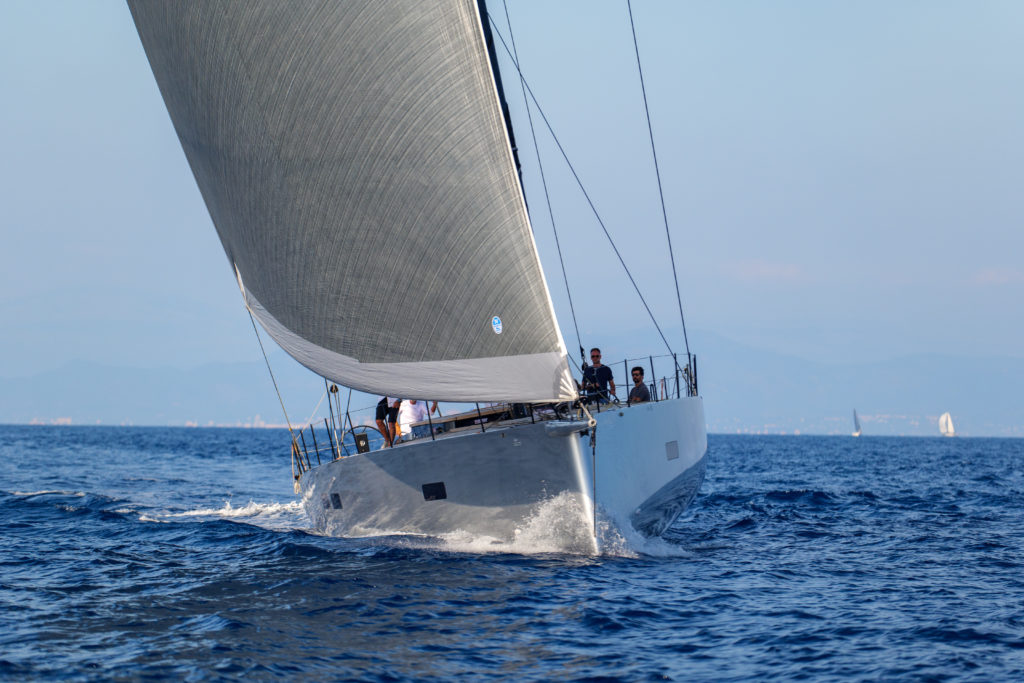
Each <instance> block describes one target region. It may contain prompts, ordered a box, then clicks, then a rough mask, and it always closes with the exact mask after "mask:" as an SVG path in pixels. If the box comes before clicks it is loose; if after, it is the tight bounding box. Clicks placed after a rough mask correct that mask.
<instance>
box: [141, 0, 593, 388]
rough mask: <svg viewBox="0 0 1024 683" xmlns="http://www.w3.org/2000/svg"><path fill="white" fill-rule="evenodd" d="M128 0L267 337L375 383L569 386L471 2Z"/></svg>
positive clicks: (331, 369) (347, 378) (332, 374)
mask: <svg viewBox="0 0 1024 683" xmlns="http://www.w3.org/2000/svg"><path fill="white" fill-rule="evenodd" d="M129 6H130V8H131V11H132V15H133V17H134V19H135V22H136V26H137V28H138V30H139V35H140V38H141V40H142V44H143V47H144V48H145V50H146V54H147V56H148V58H149V61H150V64H151V65H152V67H153V72H154V74H155V76H156V79H157V83H158V85H159V87H160V90H161V93H162V95H163V97H164V100H165V102H166V103H167V107H168V111H169V112H170V115H171V119H172V121H173V123H174V126H175V129H176V131H177V133H178V136H179V138H180V140H181V143H182V147H183V148H184V150H185V154H186V157H187V158H188V161H189V164H190V165H191V167H192V170H193V173H194V175H195V177H196V181H197V183H198V184H199V187H200V190H201V192H202V194H203V198H204V200H205V202H206V205H207V208H208V209H209V211H210V215H211V217H212V219H213V222H214V225H215V226H216V229H217V232H218V235H219V236H220V238H221V242H222V243H223V245H224V249H225V252H226V254H227V256H228V259H229V261H230V262H231V263H232V264H233V266H234V267H236V268H237V270H238V273H239V274H240V279H241V280H242V281H244V290H245V294H246V300H247V301H248V302H249V304H250V308H251V309H252V310H253V311H254V314H256V318H257V320H259V321H260V323H261V324H262V325H263V326H264V327H265V328H266V329H267V330H268V332H269V333H270V334H271V336H272V337H274V339H275V340H276V341H277V342H278V343H279V344H281V345H282V346H283V347H284V348H285V350H287V351H288V352H289V353H291V354H292V355H293V356H296V357H297V358H299V360H300V361H301V362H303V363H304V364H306V365H307V366H308V367H310V368H311V369H313V370H314V371H315V372H317V373H319V374H321V375H323V376H325V377H329V378H330V379H332V380H334V381H337V382H339V383H342V384H345V385H347V386H353V387H354V388H359V389H362V390H366V391H374V392H377V393H383V394H388V395H399V396H424V397H437V398H443V399H446V400H525V397H527V396H528V397H530V398H531V400H549V399H558V400H564V399H567V398H570V397H571V396H572V395H573V394H574V393H575V392H574V389H573V385H572V380H571V376H570V375H569V372H568V363H567V357H566V353H565V345H564V342H563V340H562V337H561V334H560V332H559V330H558V325H557V321H556V320H555V317H554V312H553V307H552V304H551V299H550V296H549V293H548V290H547V286H546V283H545V282H544V277H543V273H542V272H541V269H540V261H539V258H538V256H537V253H536V246H535V245H534V242H533V237H532V234H531V231H530V228H529V221H528V217H527V215H526V208H525V203H524V200H523V196H522V192H521V188H520V184H519V179H518V176H517V173H516V169H515V164H514V160H513V157H512V153H511V149H510V147H509V142H508V133H507V130H506V128H505V121H504V118H503V116H502V113H501V108H500V103H499V101H498V97H497V94H496V91H495V85H494V77H493V75H492V73H491V70H490V62H489V57H488V54H487V47H486V44H485V39H484V35H483V31H482V29H481V23H480V18H479V13H478V8H477V5H476V2H475V0H425V1H423V2H416V3H407V2H401V1H393V0H362V1H356V2H344V3H335V2H328V1H315V2H300V3H278V2H271V1H263V0H249V1H240V2H235V1H232V2H223V1H222V2H210V1H201V2H200V1H184V2H175V3H164V2H156V1H154V0H129ZM257 311H259V312H260V313H257ZM271 321H272V322H271ZM268 325H269V327H268ZM272 328H273V329H272ZM300 349H301V350H300ZM296 354H298V355H296ZM552 358H555V359H558V362H556V363H552V362H551V359H552ZM339 359H346V360H345V361H344V362H340V361H339ZM502 359H505V360H502ZM508 359H512V360H508ZM369 369H372V370H369ZM439 372H441V373H442V374H443V373H454V374H452V375H451V376H453V377H457V378H458V380H457V381H458V383H461V384H460V386H455V385H454V384H453V383H452V382H451V381H450V379H449V378H448V377H447V376H441V375H439V374H438V373H439ZM439 385H442V386H443V387H444V391H445V395H444V396H442V395H441V394H440V393H437V392H434V391H427V390H426V389H429V388H430V387H431V386H439ZM410 386H418V387H419V386H422V387H423V388H424V389H425V391H424V392H423V393H414V392H412V391H411V390H410ZM513 394H514V395H513Z"/></svg>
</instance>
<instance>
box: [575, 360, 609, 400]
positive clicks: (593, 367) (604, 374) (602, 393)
mask: <svg viewBox="0 0 1024 683" xmlns="http://www.w3.org/2000/svg"><path fill="white" fill-rule="evenodd" d="M609 387H611V393H610V394H609V392H608V388H609ZM583 392H584V395H585V396H586V398H587V403H592V402H594V401H597V402H599V403H607V402H608V401H609V398H610V397H612V396H615V379H614V378H613V377H612V369H611V368H610V367H608V366H607V365H601V349H598V348H593V349H590V365H588V366H586V367H585V368H583Z"/></svg>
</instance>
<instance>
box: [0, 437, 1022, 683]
mask: <svg viewBox="0 0 1024 683" xmlns="http://www.w3.org/2000/svg"><path fill="white" fill-rule="evenodd" d="M709 441H710V456H709V457H710V460H709V467H708V478H707V480H706V482H705V484H704V487H703V489H702V491H701V494H700V495H699V496H698V498H697V499H696V501H695V502H694V504H693V506H692V507H691V509H690V510H689V512H688V513H687V514H686V515H685V516H684V518H683V519H681V520H680V521H679V523H678V524H677V525H676V527H675V528H674V529H673V530H672V531H671V532H670V538H669V539H668V542H664V543H655V544H651V546H650V547H649V548H647V550H648V553H649V554H646V555H637V556H629V557H625V556H611V557H609V556H605V557H585V556H571V555H552V554H543V553H536V554H530V553H524V554H514V555H513V554H502V553H498V552H482V551H481V548H478V547H477V546H475V545H473V544H472V543H467V544H463V545H458V546H453V545H451V544H445V543H441V542H425V541H422V540H416V539H402V538H397V539H396V538H392V539H379V540H366V539H360V540H345V539H334V538H325V537H321V536H317V535H313V534H311V533H309V532H308V524H309V523H308V520H307V519H306V517H305V514H304V513H303V512H302V510H301V509H300V508H299V506H298V505H297V503H296V502H295V497H294V496H293V494H292V490H291V484H290V471H289V464H288V459H287V452H288V451H287V443H288V441H287V435H286V434H282V433H280V432H274V431H265V430H222V429H217V430H201V429H155V428H153V429H147V428H101V427H96V428H72V427H62V428H49V427H11V426H7V427H3V426H0V529H2V534H0V676H2V677H4V678H7V679H12V680H26V679H28V680H36V679H50V678H61V679H68V678H71V679H95V680H100V679H104V680H106V679H111V678H114V679H118V678H121V679H140V678H147V677H148V678H160V677H167V678H174V679H193V680H216V679H236V678H242V677H245V678H257V679H266V678H282V679H288V680H302V679H316V680H332V679H333V680H336V679H360V680H401V679H418V680H429V679H433V680H441V679H445V680H447V679H453V678H464V679H510V680H511V679H524V678H525V679H551V678H557V679H567V680H579V679H582V680H592V679H605V680H619V679H621V680H716V681H721V680H748V679H769V678H776V679H787V680H788V679H798V678H810V679H840V678H842V679H863V678H869V679H909V680H986V681H987V680H1021V679H1022V678H1024V441H1022V440H996V439H960V438H956V439H899V438H861V439H852V438H849V437H846V438H839V437H821V438H819V437H807V436H800V437H753V436H742V437H740V436H736V437H732V436H716V435H712V436H711V437H710V439H709ZM524 550H529V548H524Z"/></svg>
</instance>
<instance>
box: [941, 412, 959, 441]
mask: <svg viewBox="0 0 1024 683" xmlns="http://www.w3.org/2000/svg"><path fill="white" fill-rule="evenodd" d="M939 433H940V434H942V435H943V436H956V430H955V429H954V428H953V417H952V416H951V415H950V414H949V411H946V412H945V413H943V414H942V415H940V416H939Z"/></svg>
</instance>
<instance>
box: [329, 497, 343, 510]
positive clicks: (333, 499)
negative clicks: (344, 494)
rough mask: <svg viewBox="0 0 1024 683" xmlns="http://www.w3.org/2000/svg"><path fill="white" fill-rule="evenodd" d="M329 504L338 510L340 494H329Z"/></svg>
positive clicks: (339, 507)
mask: <svg viewBox="0 0 1024 683" xmlns="http://www.w3.org/2000/svg"><path fill="white" fill-rule="evenodd" d="M331 506H332V507H333V508H334V509H335V510H340V509H341V496H339V495H338V494H337V493H332V494H331Z"/></svg>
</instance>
